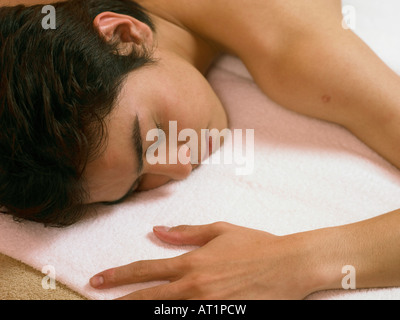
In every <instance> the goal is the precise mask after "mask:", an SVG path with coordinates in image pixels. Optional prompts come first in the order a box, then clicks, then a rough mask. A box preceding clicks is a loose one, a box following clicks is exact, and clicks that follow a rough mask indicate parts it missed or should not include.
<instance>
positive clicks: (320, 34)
mask: <svg viewBox="0 0 400 320" xmlns="http://www.w3.org/2000/svg"><path fill="white" fill-rule="evenodd" d="M162 1H164V0H162ZM176 2H177V3H178V2H179V1H176ZM193 6H196V4H193V5H191V7H190V8H187V9H185V6H181V7H180V8H181V9H179V8H178V9H176V10H178V11H179V10H180V14H181V19H182V20H183V21H184V20H185V17H190V11H189V9H190V10H192V9H194V8H193ZM197 6H198V7H195V9H196V16H198V18H197V19H187V21H186V23H187V24H188V26H189V28H191V29H193V30H194V31H195V32H197V33H198V34H201V35H202V36H203V37H205V38H207V39H210V40H211V41H213V42H214V43H216V44H217V45H219V46H221V48H222V49H223V50H225V51H229V52H232V53H234V54H236V55H238V56H239V57H240V58H241V59H242V60H243V61H244V63H245V64H246V66H247V67H248V69H249V71H250V72H251V74H252V75H253V77H254V79H255V81H256V82H257V84H258V85H259V86H260V87H261V89H262V90H263V91H264V92H265V93H266V94H267V95H268V96H269V97H270V98H272V99H273V100H275V101H276V102H277V103H279V104H280V105H282V106H284V107H286V108H288V109H291V110H293V111H296V112H299V113H302V114H305V115H308V116H311V117H315V118H319V119H323V120H326V121H330V122H334V123H337V124H339V125H342V126H344V127H346V128H347V129H348V130H350V131H351V132H352V133H353V134H355V135H356V136H357V137H358V138H360V139H361V140H362V141H363V142H364V143H366V144H367V145H368V146H369V147H371V148H372V149H374V150H375V151H377V152H378V153H380V154H381V155H382V156H383V157H384V158H386V159H387V160H388V161H389V162H391V163H392V164H394V165H395V166H397V167H398V168H400V147H399V145H400V130H398V128H399V126H400V77H399V76H398V75H396V74H395V73H394V72H393V71H392V70H391V69H390V68H389V67H387V66H386V64H384V62H382V61H381V60H380V59H379V57H378V56H377V55H376V54H375V53H374V52H373V51H372V50H371V49H370V48H369V47H368V46H367V45H366V44H365V43H364V42H363V41H362V40H361V39H359V38H358V37H357V36H356V35H355V34H354V33H353V32H352V31H351V30H346V29H344V28H343V27H342V20H343V16H342V11H341V1H340V0H287V1H280V0H271V1H263V0H255V1H251V2H246V4H243V1H239V0H232V1H229V4H227V2H226V1H222V0H204V1H201V5H200V3H199V4H197ZM186 7H187V6H186Z"/></svg>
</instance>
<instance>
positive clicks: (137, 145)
mask: <svg viewBox="0 0 400 320" xmlns="http://www.w3.org/2000/svg"><path fill="white" fill-rule="evenodd" d="M132 141H133V150H135V153H136V158H137V160H138V163H139V165H138V169H137V175H140V173H141V172H142V170H143V141H142V136H141V134H140V122H139V116H138V115H137V114H136V117H135V122H134V123H133V130H132Z"/></svg>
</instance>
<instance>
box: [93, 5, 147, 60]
mask: <svg viewBox="0 0 400 320" xmlns="http://www.w3.org/2000/svg"><path fill="white" fill-rule="evenodd" d="M93 24H94V26H95V28H96V29H97V30H98V32H99V33H100V35H101V36H102V37H103V38H104V39H105V40H106V41H108V42H111V43H114V42H115V43H117V44H118V53H119V54H121V55H128V54H130V53H131V52H132V50H133V49H136V50H137V51H140V50H142V49H143V47H146V48H151V47H152V46H153V32H152V30H151V28H150V27H149V26H148V25H147V24H145V23H143V22H141V21H139V20H137V19H135V18H133V17H131V16H128V15H124V14H118V13H115V12H108V11H107V12H102V13H100V14H99V15H98V16H97V17H96V18H95V19H94V21H93Z"/></svg>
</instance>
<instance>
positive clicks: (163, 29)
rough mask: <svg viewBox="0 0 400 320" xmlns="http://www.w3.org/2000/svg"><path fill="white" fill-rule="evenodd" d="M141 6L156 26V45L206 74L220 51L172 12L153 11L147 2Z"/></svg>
mask: <svg viewBox="0 0 400 320" xmlns="http://www.w3.org/2000/svg"><path fill="white" fill-rule="evenodd" d="M138 2H139V3H140V1H138ZM141 4H142V6H144V7H145V8H146V9H147V10H148V14H149V16H150V17H151V18H152V20H153V22H154V24H155V27H156V34H155V39H156V45H157V46H158V47H159V48H160V49H162V50H167V51H169V52H172V53H174V54H177V55H179V56H180V57H181V58H183V59H184V60H186V61H187V62H189V63H190V64H192V65H193V66H194V67H195V68H196V69H198V70H199V71H200V72H201V73H202V74H206V73H207V70H208V69H209V67H210V66H211V64H212V62H213V61H214V60H215V59H216V58H217V57H218V56H219V55H220V51H219V50H218V49H217V48H216V47H214V46H213V45H212V44H210V43H208V42H207V41H205V40H204V39H202V38H200V37H199V36H197V35H196V34H194V33H193V32H191V31H190V30H189V29H187V28H185V27H184V26H183V25H182V24H181V23H180V22H179V21H177V20H176V19H174V17H173V15H171V13H170V12H169V13H168V14H167V13H166V12H165V11H163V10H162V9H160V8H159V7H158V8H157V10H153V7H152V6H150V5H149V4H148V5H147V6H146V4H147V2H146V1H144V2H143V3H141Z"/></svg>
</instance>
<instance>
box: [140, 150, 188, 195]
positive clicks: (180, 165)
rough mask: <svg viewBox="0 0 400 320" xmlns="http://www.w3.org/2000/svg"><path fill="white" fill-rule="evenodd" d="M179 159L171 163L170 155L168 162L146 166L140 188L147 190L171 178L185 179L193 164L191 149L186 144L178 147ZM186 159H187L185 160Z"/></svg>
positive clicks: (167, 158)
mask: <svg viewBox="0 0 400 320" xmlns="http://www.w3.org/2000/svg"><path fill="white" fill-rule="evenodd" d="M177 155H178V157H177V158H176V160H177V161H173V162H172V163H169V155H168V154H167V157H166V160H167V161H166V162H167V163H166V164H163V163H156V164H151V165H150V164H148V165H147V166H146V170H145V174H143V177H142V182H141V185H140V187H139V189H138V190H140V191H145V190H150V189H154V188H157V187H160V186H162V185H164V184H166V183H167V182H169V181H171V180H184V179H186V178H187V177H188V176H189V175H190V174H191V173H192V169H193V166H192V164H191V163H190V161H189V159H190V149H189V147H188V146H187V145H186V144H184V145H181V146H180V147H179V148H178V153H177ZM185 160H186V161H185Z"/></svg>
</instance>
